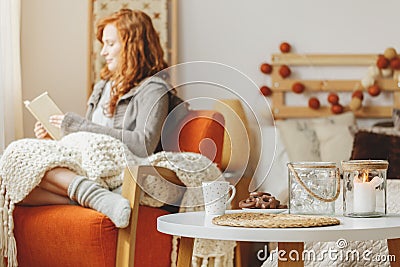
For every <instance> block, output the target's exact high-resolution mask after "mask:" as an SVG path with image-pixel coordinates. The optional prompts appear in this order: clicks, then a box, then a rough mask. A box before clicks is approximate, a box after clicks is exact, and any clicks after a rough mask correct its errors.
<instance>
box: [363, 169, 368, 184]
mask: <svg viewBox="0 0 400 267" xmlns="http://www.w3.org/2000/svg"><path fill="white" fill-rule="evenodd" d="M362 181H363V183H367V182H369V179H368V172H367V171H363V172H362Z"/></svg>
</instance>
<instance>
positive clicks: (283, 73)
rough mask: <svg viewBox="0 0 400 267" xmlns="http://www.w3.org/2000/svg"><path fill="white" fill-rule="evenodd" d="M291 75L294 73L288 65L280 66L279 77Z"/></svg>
mask: <svg viewBox="0 0 400 267" xmlns="http://www.w3.org/2000/svg"><path fill="white" fill-rule="evenodd" d="M291 73H292V72H291V70H290V68H289V67H288V66H287V65H282V66H280V68H279V75H280V76H281V77H282V78H286V77H289V76H290V74H291Z"/></svg>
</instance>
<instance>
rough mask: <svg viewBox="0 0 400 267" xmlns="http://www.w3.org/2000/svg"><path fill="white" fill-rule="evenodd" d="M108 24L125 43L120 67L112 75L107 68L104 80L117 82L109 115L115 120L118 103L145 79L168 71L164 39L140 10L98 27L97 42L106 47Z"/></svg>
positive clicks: (108, 19)
mask: <svg viewBox="0 0 400 267" xmlns="http://www.w3.org/2000/svg"><path fill="white" fill-rule="evenodd" d="M107 24H113V25H114V26H115V27H116V28H117V30H118V35H119V38H120V42H121V46H122V47H121V52H120V55H119V60H118V66H117V69H116V70H115V71H114V72H110V71H109V69H108V68H107V66H104V67H103V68H102V70H101V72H100V77H101V78H102V79H104V80H111V81H113V84H112V90H111V98H110V103H109V105H108V113H109V114H110V116H113V114H114V112H115V107H116V104H117V101H118V99H120V98H121V97H122V96H123V95H124V94H126V93H127V92H129V90H130V89H131V88H133V87H135V86H136V85H138V84H139V83H140V82H141V81H142V80H143V79H145V78H147V77H149V76H152V75H154V74H156V73H157V72H159V71H161V70H163V69H165V68H166V67H168V64H167V63H166V62H165V60H164V51H163V50H162V48H161V44H160V38H159V36H158V33H157V32H156V30H155V29H154V27H153V23H152V21H151V18H150V17H149V16H148V15H147V14H145V13H144V12H142V11H140V10H130V9H121V10H120V11H118V12H115V13H113V14H112V15H111V16H109V17H105V18H103V19H101V20H100V21H99V22H98V24H97V40H99V41H100V42H101V43H102V44H103V41H102V37H103V31H104V28H105V27H106V25H107Z"/></svg>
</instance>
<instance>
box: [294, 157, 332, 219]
mask: <svg viewBox="0 0 400 267" xmlns="http://www.w3.org/2000/svg"><path fill="white" fill-rule="evenodd" d="M287 166H288V170H289V213H292V214H310V215H311V214H319V215H321V214H326V215H333V214H334V213H335V200H336V199H337V198H338V196H339V193H340V176H339V173H338V169H337V167H336V164H335V163H334V162H294V163H288V164H287Z"/></svg>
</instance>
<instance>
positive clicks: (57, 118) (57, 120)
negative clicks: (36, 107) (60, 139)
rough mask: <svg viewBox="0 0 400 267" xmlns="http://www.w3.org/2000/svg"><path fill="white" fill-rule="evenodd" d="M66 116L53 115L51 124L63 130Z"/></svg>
mask: <svg viewBox="0 0 400 267" xmlns="http://www.w3.org/2000/svg"><path fill="white" fill-rule="evenodd" d="M64 117H65V116H64V115H52V116H50V118H49V122H50V123H51V124H52V125H54V126H55V127H57V128H61V123H62V121H63V120H64Z"/></svg>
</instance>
